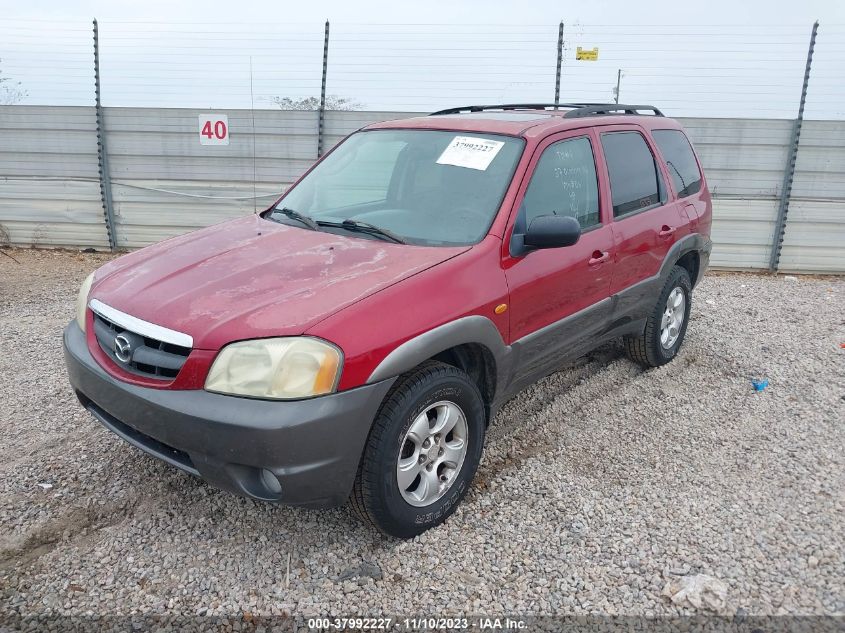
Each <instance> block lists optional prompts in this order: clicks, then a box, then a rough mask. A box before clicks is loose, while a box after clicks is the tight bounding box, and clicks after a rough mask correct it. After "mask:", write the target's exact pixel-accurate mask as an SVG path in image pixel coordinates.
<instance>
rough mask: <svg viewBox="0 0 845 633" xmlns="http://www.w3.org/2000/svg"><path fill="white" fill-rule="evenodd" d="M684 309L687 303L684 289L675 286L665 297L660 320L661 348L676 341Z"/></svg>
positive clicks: (684, 313) (667, 346) (670, 345)
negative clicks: (664, 305)
mask: <svg viewBox="0 0 845 633" xmlns="http://www.w3.org/2000/svg"><path fill="white" fill-rule="evenodd" d="M686 311H687V303H686V297H685V296H684V290H683V288H681V287H680V286H676V287H675V288H673V289H672V292H670V293H669V297H668V298H667V299H666V307H665V308H664V310H663V317H662V318H661V320H660V344H661V345H662V346H663V349H669V348H671V347H672V346H673V345H674V344H675V343H676V342H677V340H678V337H679V336H680V335H681V326H682V325H683V324H684V316H686Z"/></svg>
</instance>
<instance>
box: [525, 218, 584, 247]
mask: <svg viewBox="0 0 845 633" xmlns="http://www.w3.org/2000/svg"><path fill="white" fill-rule="evenodd" d="M580 237H581V224H580V223H579V222H578V220H576V219H575V218H571V217H569V216H566V215H541V216H538V217H536V218H534V219H533V220H532V221H531V224H530V225H529V226H528V231H527V232H526V233H525V236H524V237H523V244H524V245H525V246H527V247H528V248H560V247H561V246H572V245H573V244H575V243H576V242H577V241H578V240H579V239H580Z"/></svg>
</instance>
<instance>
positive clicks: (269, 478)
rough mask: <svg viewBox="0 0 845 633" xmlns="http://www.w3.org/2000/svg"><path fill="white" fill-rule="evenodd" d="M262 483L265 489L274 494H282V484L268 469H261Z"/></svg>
mask: <svg viewBox="0 0 845 633" xmlns="http://www.w3.org/2000/svg"><path fill="white" fill-rule="evenodd" d="M261 483H262V484H264V487H265V488H266V489H267V490H269V491H270V492H272V493H273V494H276V495H278V494H281V493H282V484H280V483H279V480H278V479H276V475H274V474H273V473H271V472H270V471H269V470H267V469H266V468H262V469H261Z"/></svg>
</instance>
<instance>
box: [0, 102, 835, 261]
mask: <svg viewBox="0 0 845 633" xmlns="http://www.w3.org/2000/svg"><path fill="white" fill-rule="evenodd" d="M214 113H215V114H225V115H227V116H228V121H229V130H230V142H229V144H228V145H219V146H212V145H201V144H200V142H199V136H198V131H199V130H198V115H200V114H204V112H203V111H201V110H195V109H182V108H105V109H104V121H105V133H104V135H103V137H104V138H105V141H106V146H107V150H108V156H109V167H110V169H109V171H110V179H111V183H112V192H113V198H114V213H115V223H116V226H115V234H116V242H117V246H118V247H120V248H136V247H140V246H144V245H147V244H151V243H153V242H157V241H159V240H162V239H165V238H167V237H170V236H173V235H178V234H180V233H184V232H185V231H189V230H192V229H195V228H198V227H202V226H207V225H210V224H213V223H216V222H220V221H222V220H225V219H228V218H231V217H235V216H238V215H243V214H247V213H252V212H253V211H254V209H256V208H257V209H262V208H265V207H266V206H267V205H268V204H269V203H270V202H271V201H272V200H273V198H274V197H275V196H276V195H278V194H279V193H280V192H281V191H283V190H284V188H285V187H286V186H287V185H289V184H290V183H291V182H292V181H293V180H294V179H295V178H296V177H297V176H298V175H299V174H301V173H302V172H303V171H304V170H305V169H306V168H307V167H308V166H309V165H310V164H311V163H312V162H313V161H314V159H315V158H316V154H317V133H316V132H317V124H318V122H317V116H318V115H317V112H316V111H273V110H256V111H255V112H254V114H253V112H251V111H250V110H215V111H214ZM407 116H412V115H410V114H409V113H407V112H404V113H399V112H361V111H358V112H326V113H325V123H324V125H325V140H324V143H325V146H326V147H327V148H328V147H332V146H333V145H334V144H335V143H337V142H338V141H339V140H340V139H342V138H343V137H344V136H345V135H346V134H348V133H349V132H351V131H353V130H356V129H358V128H359V127H361V126H363V125H366V124H367V123H371V122H373V121H379V120H385V119H391V118H401V117H407ZM253 117H254V125H253ZM681 121H682V122H683V124H684V125H685V126H686V129H687V130H688V132H689V134H690V136H691V137H692V139H693V142H694V143H695V145H696V148H697V150H698V152H699V155H700V156H701V159H702V162H703V163H704V168H705V172H706V175H707V178H708V182H709V184H710V187H711V190H712V192H713V195H714V226H713V240H714V253H713V259H712V263H713V265H714V266H718V267H726V268H738V269H765V268H767V267H768V265H769V258H770V253H771V250H772V242H773V239H774V231H775V223H776V219H777V211H778V205H779V202H780V195H781V186H782V182H783V173H784V167H785V165H786V161H787V148H788V145H789V139H790V133H791V129H792V121H789V120H780V119H768V120H767V119H703V118H694V119H681ZM97 143H98V135H97V125H96V117H95V110H94V108H86V107H54V106H0V226H2V228H4V229H5V231H6V232H7V233H8V236H9V239H10V241H11V242H12V243H14V244H20V245H33V246H48V245H49V246H71V247H79V246H83V247H87V246H91V247H95V248H108V245H109V244H108V236H107V233H106V229H105V223H104V214H103V200H102V198H101V194H100V187H99V172H98V162H97V148H98V145H97ZM253 148H254V150H253ZM254 157H255V158H254ZM780 270H784V271H798V272H845V121H805V122H804V128H803V131H802V135H801V143H800V145H799V151H798V162H797V167H796V174H795V181H794V184H793V190H792V196H791V203H790V210H789V215H788V216H787V222H786V232H785V238H784V243H783V251H782V254H781V258H780Z"/></svg>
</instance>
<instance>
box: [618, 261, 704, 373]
mask: <svg viewBox="0 0 845 633" xmlns="http://www.w3.org/2000/svg"><path fill="white" fill-rule="evenodd" d="M676 288H680V289H681V290H682V291H683V293H684V306H685V308H684V317H683V322H682V323H681V327H680V330H679V333H678V338H677V340H675V342H674V344H672V345H671V346H670V347H664V346H663V344H662V343H661V341H660V323H661V319H662V318H663V312H664V310H665V309H666V302H667V300H668V299H669V295H670V294H672V291H673V290H675V289H676ZM691 307H692V283H691V282H690V278H689V273H688V272H687V271H686V269H685V268H681V267H680V266H673V267H672V270H671V271H670V272H669V278H668V279H667V280H666V283H665V284H664V285H663V290H661V292H660V296H659V297H658V299H657V303H656V304H655V306H654V310H653V311H652V313H651V315H650V316H649V318H648V321H646V326H645V330H643V333H642V334H640V335H639V336H635V337H634V336H632V337H626V338H625V351H626V352H627V354H628V358H630V359H631V360H632V361H634V362H635V363H639V364H640V365H643V366H644V367H659V366H660V365H665V364H666V363H668V362H669V361H670V360H672V359H673V358H675V355H676V354H677V353H678V350H679V349H680V347H681V344H682V343H683V342H684V335H686V332H687V324H688V323H689V316H690V308H691Z"/></svg>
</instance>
